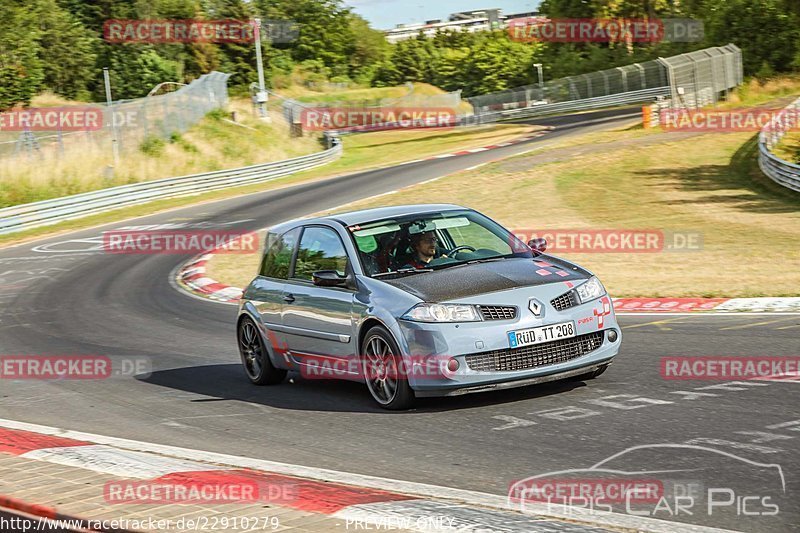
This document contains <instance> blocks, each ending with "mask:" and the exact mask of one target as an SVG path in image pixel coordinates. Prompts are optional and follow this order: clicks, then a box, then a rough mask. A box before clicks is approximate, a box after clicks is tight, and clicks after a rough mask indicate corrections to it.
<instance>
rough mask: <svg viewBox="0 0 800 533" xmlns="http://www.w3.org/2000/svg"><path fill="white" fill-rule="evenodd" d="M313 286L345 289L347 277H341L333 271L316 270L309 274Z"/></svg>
mask: <svg viewBox="0 0 800 533" xmlns="http://www.w3.org/2000/svg"><path fill="white" fill-rule="evenodd" d="M311 279H312V280H314V285H316V286H318V287H347V286H348V285H349V283H348V280H349V276H342V275H340V274H339V273H338V272H336V271H335V270H318V271H316V272H314V273H313V274H311Z"/></svg>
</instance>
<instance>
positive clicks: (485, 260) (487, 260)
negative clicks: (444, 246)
mask: <svg viewBox="0 0 800 533" xmlns="http://www.w3.org/2000/svg"><path fill="white" fill-rule="evenodd" d="M503 260H505V257H502V256H500V257H486V258H483V259H470V260H469V261H460V262H458V263H445V264H443V265H436V270H443V269H445V268H452V267H459V266H465V265H475V264H477V263H492V262H494V261H503Z"/></svg>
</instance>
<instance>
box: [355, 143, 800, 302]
mask: <svg viewBox="0 0 800 533" xmlns="http://www.w3.org/2000/svg"><path fill="white" fill-rule="evenodd" d="M603 135H604V136H607V134H603ZM619 135H620V136H621V137H620V141H619V143H617V144H616V145H614V144H610V143H606V144H604V145H602V146H596V147H595V148H594V149H592V146H585V145H580V144H575V143H574V142H573V144H572V147H573V150H574V154H573V155H572V156H571V157H568V156H567V155H566V154H565V155H564V157H562V158H561V159H559V160H556V161H553V162H547V161H546V159H543V158H546V157H550V156H551V154H552V152H537V153H533V154H529V155H525V156H521V157H517V158H513V159H510V160H506V161H502V162H498V163H495V164H492V165H488V166H484V167H481V168H479V169H476V170H473V171H469V172H462V173H458V174H455V175H453V176H449V177H446V178H444V179H441V180H438V181H436V182H433V183H430V184H426V185H421V186H416V187H411V188H407V189H404V190H402V191H399V192H398V193H396V194H393V195H391V196H383V197H380V198H375V199H372V200H367V201H364V202H359V203H357V204H355V205H351V206H348V208H347V209H348V210H349V209H358V208H365V207H375V206H383V205H398V204H405V203H416V202H454V203H460V204H463V205H468V206H470V207H473V208H475V209H478V210H480V211H483V212H485V213H487V214H488V215H489V216H491V217H493V218H495V219H496V220H498V221H500V222H502V223H504V224H505V225H506V226H508V227H513V228H536V229H540V230H541V229H579V228H587V229H661V230H663V231H692V232H699V233H701V234H702V236H703V247H702V250H699V251H694V252H682V253H681V252H662V253H631V254H608V253H591V254H564V256H565V257H567V258H569V259H572V260H576V261H578V262H579V263H581V264H583V265H585V266H586V267H588V268H590V269H591V270H593V271H595V272H596V273H597V274H598V275H599V276H600V277H601V279H603V281H604V283H605V284H606V286H607V287H608V288H609V291H610V292H611V294H612V295H614V296H631V297H636V296H652V297H670V296H685V297H714V296H728V297H736V296H738V297H750V296H797V295H798V292H800V291H799V289H798V287H800V268H797V265H800V195H797V194H796V193H794V192H792V191H789V190H787V189H784V188H782V187H780V186H778V185H777V184H775V183H773V182H772V181H770V180H769V179H767V178H766V177H764V176H763V175H762V174H761V172H760V170H759V169H758V166H757V162H756V155H757V139H756V137H755V136H753V135H752V134H750V133H740V134H706V135H700V136H694V137H691V138H681V137H679V136H678V137H676V136H673V135H672V134H668V133H665V134H655V135H651V136H648V137H647V138H641V137H640V138H638V139H635V138H633V137H631V136H630V133H629V132H619ZM626 136H627V137H626ZM632 140H634V141H636V140H638V141H639V142H641V141H647V142H649V143H650V144H648V145H647V147H646V148H645V147H644V146H642V145H634V144H631V141H632ZM592 144H594V143H592ZM581 151H584V153H581ZM508 198H515V199H516V200H514V201H511V202H509V201H508ZM531 198H535V199H536V201H535V208H532V207H531V203H530V201H528V199H531Z"/></svg>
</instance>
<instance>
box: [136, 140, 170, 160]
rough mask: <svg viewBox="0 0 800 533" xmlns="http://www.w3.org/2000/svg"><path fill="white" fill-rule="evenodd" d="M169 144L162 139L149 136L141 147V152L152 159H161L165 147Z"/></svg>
mask: <svg viewBox="0 0 800 533" xmlns="http://www.w3.org/2000/svg"><path fill="white" fill-rule="evenodd" d="M166 144H167V143H165V142H164V139H161V138H160V137H152V136H148V137H145V139H144V140H143V141H142V142H141V144H140V145H139V151H140V152H142V153H143V154H145V155H149V156H151V157H159V156H160V155H161V154H163V153H164V147H165V146H166Z"/></svg>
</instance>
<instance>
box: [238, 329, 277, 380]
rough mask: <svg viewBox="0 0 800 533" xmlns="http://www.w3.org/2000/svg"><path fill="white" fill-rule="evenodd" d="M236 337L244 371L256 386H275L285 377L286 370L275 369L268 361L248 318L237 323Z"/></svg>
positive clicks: (259, 335)
mask: <svg viewBox="0 0 800 533" xmlns="http://www.w3.org/2000/svg"><path fill="white" fill-rule="evenodd" d="M237 329H238V331H237V334H236V337H237V339H238V340H239V342H238V344H239V355H241V357H242V365H243V366H244V371H245V373H246V374H247V377H248V378H249V379H250V381H251V382H253V383H255V384H256V385H277V384H278V383H280V382H282V381H283V380H284V378H285V377H286V370H283V369H280V368H275V366H274V365H273V364H272V361H270V360H269V354H268V353H267V348H266V346H264V341H263V339H262V338H261V334H260V333H259V331H258V326H257V325H256V323H255V322H254V321H253V319H252V318H250V317H249V316H247V317H245V318H243V319H242V320H241V321H240V322H239V327H238V328H237Z"/></svg>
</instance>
